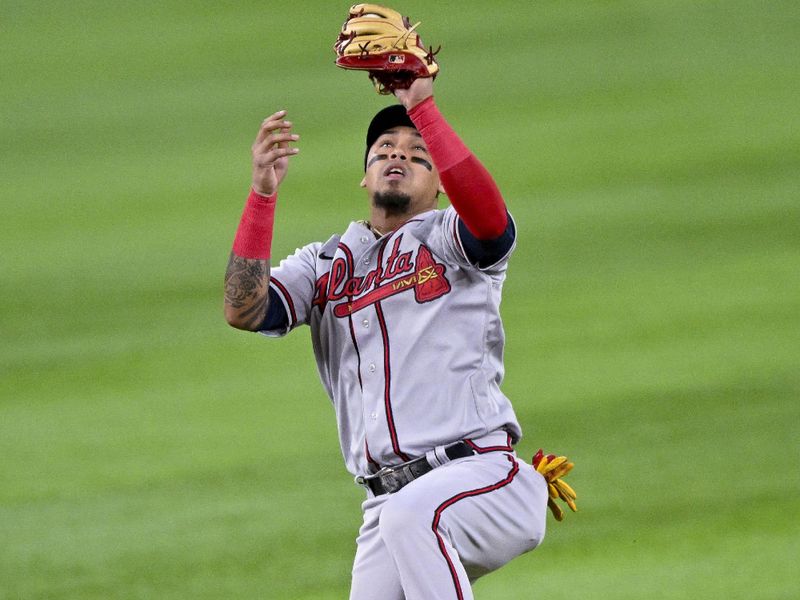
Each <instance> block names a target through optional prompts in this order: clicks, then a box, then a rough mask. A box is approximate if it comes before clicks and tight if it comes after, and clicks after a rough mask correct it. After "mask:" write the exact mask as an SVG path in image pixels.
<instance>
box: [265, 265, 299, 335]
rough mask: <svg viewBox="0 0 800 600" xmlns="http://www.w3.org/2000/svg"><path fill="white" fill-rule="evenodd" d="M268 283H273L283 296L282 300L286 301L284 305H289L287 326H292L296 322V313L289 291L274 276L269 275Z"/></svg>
mask: <svg viewBox="0 0 800 600" xmlns="http://www.w3.org/2000/svg"><path fill="white" fill-rule="evenodd" d="M269 282H270V284H272V285H274V286H275V287H276V288H277V289H278V291H279V292H280V293H281V295H282V296H283V298H284V300H285V301H286V306H288V307H289V327H290V328H292V327H294V326H295V325H296V324H297V313H296V312H295V310H294V302H293V301H292V296H291V294H289V291H288V290H287V289H286V286H285V285H283V284H282V283H281V282H280V281H278V279H276V278H275V277H272V276H270V278H269Z"/></svg>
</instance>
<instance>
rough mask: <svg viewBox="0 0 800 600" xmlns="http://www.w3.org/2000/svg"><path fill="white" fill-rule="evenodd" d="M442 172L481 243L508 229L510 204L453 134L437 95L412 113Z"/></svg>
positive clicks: (450, 193)
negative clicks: (436, 97) (439, 106)
mask: <svg viewBox="0 0 800 600" xmlns="http://www.w3.org/2000/svg"><path fill="white" fill-rule="evenodd" d="M408 116H409V117H410V118H411V121H412V122H413V123H414V125H416V127H417V131H419V133H420V135H422V139H423V140H425V145H426V146H427V147H428V152H430V155H431V158H432V159H433V163H434V164H435V165H436V168H437V169H439V177H440V178H441V180H442V185H443V186H444V189H445V192H447V197H448V198H449V199H450V202H451V204H452V205H453V208H455V209H456V212H457V213H458V216H459V217H461V220H462V221H463V222H464V225H466V226H467V229H469V230H470V232H471V233H472V234H473V235H474V236H475V237H476V238H478V239H479V240H490V239H494V238H497V237H499V236H500V235H501V234H502V233H503V231H505V229H506V225H507V224H508V215H507V214H506V204H505V202H504V201H503V196H502V195H501V194H500V190H499V189H497V185H496V184H495V182H494V179H492V176H491V175H490V174H489V172H488V171H487V170H486V168H485V167H484V166H483V165H482V164H481V162H480V161H479V160H478V159H477V158H476V157H475V155H474V154H473V153H472V151H470V149H469V148H467V146H466V145H465V144H464V142H462V141H461V138H459V137H458V134H457V133H456V132H455V131H453V128H452V127H450V124H449V123H448V122H447V121H446V120H445V118H444V117H443V116H442V113H440V112H439V109H438V108H437V107H436V104H435V103H434V101H433V96H431V97H430V98H426V99H425V100H423V101H422V102H420V103H419V104H417V105H416V106H415V107H414V108H412V109H411V110H410V111H408Z"/></svg>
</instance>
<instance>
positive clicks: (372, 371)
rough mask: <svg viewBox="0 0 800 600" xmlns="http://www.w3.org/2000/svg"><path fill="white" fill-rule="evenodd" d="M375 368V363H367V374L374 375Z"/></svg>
mask: <svg viewBox="0 0 800 600" xmlns="http://www.w3.org/2000/svg"><path fill="white" fill-rule="evenodd" d="M375 368H376V367H375V363H369V372H370V373H374V372H375Z"/></svg>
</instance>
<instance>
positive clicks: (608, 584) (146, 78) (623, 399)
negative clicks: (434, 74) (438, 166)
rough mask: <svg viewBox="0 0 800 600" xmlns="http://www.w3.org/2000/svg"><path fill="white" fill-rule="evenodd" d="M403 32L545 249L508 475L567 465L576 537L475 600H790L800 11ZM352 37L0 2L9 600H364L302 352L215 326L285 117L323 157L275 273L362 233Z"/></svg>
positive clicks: (192, 16)
mask: <svg viewBox="0 0 800 600" xmlns="http://www.w3.org/2000/svg"><path fill="white" fill-rule="evenodd" d="M395 6H396V7H397V8H398V9H400V10H401V11H402V12H404V13H406V14H410V15H412V17H415V18H417V19H419V20H422V21H423V24H422V29H421V31H422V32H423V33H424V37H425V40H426V41H427V42H428V43H431V42H435V43H437V44H438V43H442V45H443V50H442V52H441V54H440V55H439V57H440V59H441V64H442V74H441V76H440V77H439V79H438V80H437V84H436V85H437V99H438V103H439V105H440V107H441V108H442V110H443V111H444V112H445V114H446V115H447V116H448V118H449V120H450V121H451V123H453V125H454V126H455V127H456V129H457V130H458V131H459V132H460V133H461V135H462V137H463V139H464V140H465V141H466V142H467V143H468V144H469V145H470V146H471V148H472V149H473V150H474V151H475V152H476V154H477V155H478V156H479V157H480V158H481V159H482V160H483V161H484V163H485V164H486V165H487V167H489V169H490V170H491V171H492V173H493V174H494V175H495V177H496V179H497V181H498V183H499V185H500V187H501V189H502V190H503V192H504V195H505V196H506V198H507V201H508V204H509V206H510V208H511V210H512V212H513V213H514V215H515V217H516V219H517V222H518V225H519V246H518V250H517V252H516V254H515V256H514V258H513V260H512V263H511V267H510V271H509V278H508V281H507V284H506V287H505V300H504V305H503V310H504V317H505V322H506V333H507V338H508V344H507V349H506V362H507V377H506V382H505V384H504V389H505V391H506V393H507V394H508V395H509V396H510V397H511V398H512V400H513V401H514V403H515V407H516V409H517V413H518V415H519V417H520V420H521V421H522V424H523V427H524V428H525V432H526V437H525V439H524V440H523V441H522V442H521V444H520V446H519V448H518V449H519V450H520V453H521V454H522V455H523V456H525V457H526V458H530V456H531V455H532V454H533V453H534V452H535V451H536V449H537V448H538V447H539V446H544V447H545V448H548V449H554V450H558V451H560V452H563V453H566V454H567V455H569V456H570V457H571V458H572V459H573V460H575V462H576V463H577V467H576V469H575V471H574V472H573V474H572V475H570V478H569V481H570V482H571V483H572V484H573V485H574V487H575V488H576V489H577V491H578V493H579V502H578V504H579V507H580V512H579V513H576V514H568V515H567V518H566V519H565V522H563V523H555V522H554V521H552V519H551V520H550V525H551V526H550V529H549V531H548V537H547V539H546V540H545V542H544V544H543V545H542V546H541V547H540V548H539V549H537V550H536V551H535V552H533V553H531V554H529V555H526V556H523V557H521V558H519V559H517V560H516V561H514V562H512V563H511V564H510V565H508V566H507V567H505V568H504V569H502V570H501V571H499V572H497V573H494V574H492V575H490V576H488V577H486V578H485V579H483V580H481V581H480V582H479V583H478V584H477V585H476V588H475V593H476V597H477V598H479V599H480V600H490V599H505V598H509V597H513V598H521V599H529V598H530V599H537V598H547V599H548V600H557V599H567V598H570V599H575V598H578V599H588V600H593V599H601V600H605V599H609V600H617V599H619V600H624V599H631V600H633V599H637V600H638V599H643V598H644V599H648V600H652V599H661V598H664V599H666V598H670V599H684V598H686V599H692V600H706V599H715V600H716V599H718V600H730V599H748V600H749V599H752V598H759V599H779V598H781V599H790V598H798V597H800V581H799V580H798V578H797V574H796V567H792V565H793V564H795V562H796V560H797V558H796V557H797V556H798V555H800V519H798V517H799V516H800V446H799V445H798V438H799V437H800V436H799V434H800V368H799V367H800V110H798V106H800V104H799V103H798V99H799V98H800V5H798V3H797V2H793V1H780V0H777V1H774V2H769V3H764V2H747V1H744V0H731V1H729V2H718V1H702V0H701V1H695V2H689V1H686V0H669V1H667V0H653V1H646V2H630V1H611V0H608V1H599V0H595V1H582V2H560V3H556V2H534V3H519V2H506V1H504V2H493V3H491V5H490V6H488V5H486V4H484V3H478V2H470V3H456V2H443V3H431V2H422V1H420V0H413V1H411V0H409V1H407V2H404V3H402V4H397V5H395ZM347 7H348V4H344V3H343V4H341V5H338V4H337V3H334V2H328V1H326V2H322V1H321V0H320V1H316V2H302V3H301V2H296V3H280V4H278V3H277V2H217V3H211V2H199V3H192V2H177V1H171V0H170V1H160V2H153V1H148V0H145V1H142V2H137V3H122V2H97V1H75V2H70V3H66V2H63V3H62V2H58V3H56V2H37V1H33V0H26V1H24V2H23V1H20V0H5V1H4V2H2V4H0V69H1V74H2V84H0V108H2V115H3V119H2V121H1V122H0V140H2V141H1V143H0V176H1V178H2V179H1V181H2V187H0V194H1V195H2V196H1V197H0V200H1V203H2V217H1V218H0V250H1V251H2V259H1V260H0V278H1V280H2V295H1V296H0V339H1V340H2V345H1V346H0V456H1V457H2V459H1V460H0V598H2V599H3V600H5V599H17V598H24V599H29V598H58V599H62V598H69V599H81V600H84V599H107V598H159V599H162V598H163V599H183V598H209V599H210V598H276V599H278V598H279V599H283V598H290V599H293V600H298V599H303V600H304V599H309V600H310V599H315V600H316V599H335V598H346V597H347V590H348V587H349V586H348V584H349V571H350V564H351V560H352V554H353V551H354V547H355V544H354V539H355V534H356V530H357V527H358V525H359V523H360V510H359V503H360V501H361V498H362V493H361V491H360V490H359V489H358V488H356V486H354V485H353V484H352V481H351V478H350V476H349V475H348V474H347V473H346V472H345V470H344V468H343V466H342V460H341V456H340V453H339V449H338V443H337V438H336V431H335V422H334V418H333V411H332V409H331V407H330V404H329V402H328V400H327V398H326V397H325V395H324V393H323V391H322V388H321V386H320V384H319V381H318V379H317V375H316V369H315V366H314V362H313V356H312V353H311V348H310V343H309V335H308V331H307V330H300V331H297V332H295V333H294V334H292V335H291V336H289V337H288V338H286V339H284V340H281V341H268V340H265V339H263V338H261V337H260V336H256V335H252V334H246V333H241V332H237V331H234V330H233V329H230V328H228V327H227V325H226V324H225V323H224V320H223V318H222V311H221V307H222V277H223V271H224V268H225V264H226V262H227V257H228V252H229V250H230V244H231V241H232V238H233V233H234V230H235V227H236V223H237V222H238V218H239V214H240V210H241V206H242V204H243V202H244V198H245V196H246V193H247V188H248V185H249V178H250V163H249V150H250V144H251V142H252V139H253V137H254V136H255V133H256V130H257V128H258V125H259V123H260V121H261V119H262V118H263V117H265V116H266V115H267V114H269V113H271V112H273V111H275V110H277V109H280V108H286V109H287V110H289V112H290V116H291V118H292V119H293V120H294V122H295V124H296V125H295V129H296V130H297V132H298V133H300V134H301V136H302V138H303V139H302V144H301V147H302V151H301V154H300V155H299V156H298V157H297V158H296V159H293V164H292V167H291V170H290V173H289V177H288V178H287V180H286V182H285V185H284V186H283V188H282V193H281V200H280V207H279V211H278V226H277V231H276V237H275V242H274V244H273V256H276V257H280V256H284V255H286V254H289V253H291V252H292V251H294V249H295V248H296V247H298V246H300V245H302V244H305V243H306V242H308V241H312V240H317V239H327V237H328V236H329V235H330V233H332V232H334V231H340V230H343V229H344V227H345V226H346V224H347V222H349V221H350V220H351V219H355V218H362V217H364V216H366V198H365V197H364V195H363V191H362V190H360V189H359V188H358V182H359V180H360V178H361V156H362V152H363V148H362V140H363V135H364V130H365V127H366V124H367V122H368V120H369V118H370V117H371V116H372V114H373V113H374V112H375V111H376V110H377V109H378V108H379V107H381V106H382V105H384V104H385V103H387V100H386V99H384V98H380V97H378V96H377V95H376V94H374V93H373V92H372V91H371V88H370V85H369V83H368V82H367V81H366V77H365V76H364V75H362V74H358V73H349V72H343V71H340V70H339V69H336V68H334V66H333V53H332V51H331V45H332V43H333V40H334V37H335V34H336V31H337V28H338V27H339V25H340V24H341V22H342V21H343V20H344V17H345V14H346V10H347ZM792 556H794V557H795V558H794V559H793V558H791V557H792ZM376 597H377V596H376Z"/></svg>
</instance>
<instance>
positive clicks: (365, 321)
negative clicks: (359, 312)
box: [361, 319, 369, 328]
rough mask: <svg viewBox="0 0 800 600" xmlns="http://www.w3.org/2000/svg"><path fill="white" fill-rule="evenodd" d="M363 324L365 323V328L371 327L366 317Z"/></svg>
mask: <svg viewBox="0 0 800 600" xmlns="http://www.w3.org/2000/svg"><path fill="white" fill-rule="evenodd" d="M361 324H362V325H363V326H364V327H365V328H369V320H368V319H364V320H363V321H361Z"/></svg>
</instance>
